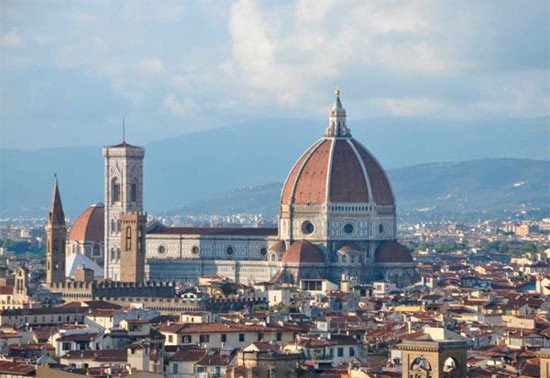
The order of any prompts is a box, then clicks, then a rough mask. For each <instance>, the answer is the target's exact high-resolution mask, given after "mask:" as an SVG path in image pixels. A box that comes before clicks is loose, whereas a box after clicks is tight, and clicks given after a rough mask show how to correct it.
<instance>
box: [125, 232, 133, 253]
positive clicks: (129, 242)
mask: <svg viewBox="0 0 550 378" xmlns="http://www.w3.org/2000/svg"><path fill="white" fill-rule="evenodd" d="M131 249H132V227H130V226H127V227H126V251H129V250H131Z"/></svg>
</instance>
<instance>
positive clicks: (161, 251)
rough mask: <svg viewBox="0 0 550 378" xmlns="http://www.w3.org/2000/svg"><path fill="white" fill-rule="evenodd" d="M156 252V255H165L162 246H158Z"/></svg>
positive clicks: (164, 248)
mask: <svg viewBox="0 0 550 378" xmlns="http://www.w3.org/2000/svg"><path fill="white" fill-rule="evenodd" d="M157 251H158V253H160V254H161V255H164V254H165V253H166V247H165V246H163V245H159V247H158V248H157Z"/></svg>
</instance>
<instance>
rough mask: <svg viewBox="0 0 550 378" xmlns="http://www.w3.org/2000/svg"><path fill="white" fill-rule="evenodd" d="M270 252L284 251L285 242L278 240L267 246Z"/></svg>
mask: <svg viewBox="0 0 550 378" xmlns="http://www.w3.org/2000/svg"><path fill="white" fill-rule="evenodd" d="M269 250H270V251H271V252H284V251H286V243H285V241H284V240H279V241H278V242H277V243H275V244H273V245H272V246H271V247H269Z"/></svg>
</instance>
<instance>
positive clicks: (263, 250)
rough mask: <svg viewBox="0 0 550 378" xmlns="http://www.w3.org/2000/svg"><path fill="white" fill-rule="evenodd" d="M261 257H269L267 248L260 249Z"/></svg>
mask: <svg viewBox="0 0 550 378" xmlns="http://www.w3.org/2000/svg"><path fill="white" fill-rule="evenodd" d="M260 255H262V256H265V255H267V248H261V249H260Z"/></svg>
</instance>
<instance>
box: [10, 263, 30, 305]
mask: <svg viewBox="0 0 550 378" xmlns="http://www.w3.org/2000/svg"><path fill="white" fill-rule="evenodd" d="M28 287H29V270H28V269H27V267H26V266H24V265H23V266H20V267H17V269H15V291H14V293H13V299H14V301H17V302H20V303H21V302H24V301H27V300H28Z"/></svg>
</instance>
